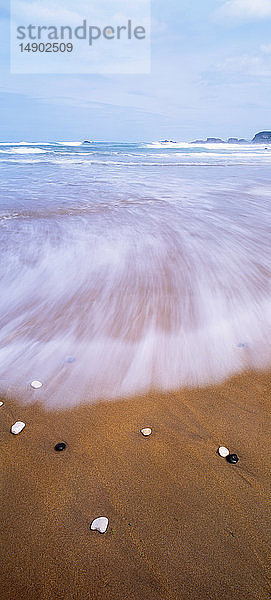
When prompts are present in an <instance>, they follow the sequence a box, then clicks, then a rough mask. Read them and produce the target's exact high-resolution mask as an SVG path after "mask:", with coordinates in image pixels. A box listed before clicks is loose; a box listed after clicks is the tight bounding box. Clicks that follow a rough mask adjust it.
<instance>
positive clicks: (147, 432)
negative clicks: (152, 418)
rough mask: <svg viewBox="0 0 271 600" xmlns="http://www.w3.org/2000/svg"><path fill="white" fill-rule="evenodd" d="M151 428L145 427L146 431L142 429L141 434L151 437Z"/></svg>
mask: <svg viewBox="0 0 271 600" xmlns="http://www.w3.org/2000/svg"><path fill="white" fill-rule="evenodd" d="M151 432H152V430H151V428H150V427H144V429H140V433H142V435H145V437H146V436H147V435H151Z"/></svg>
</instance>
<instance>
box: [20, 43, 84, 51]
mask: <svg viewBox="0 0 271 600" xmlns="http://www.w3.org/2000/svg"><path fill="white" fill-rule="evenodd" d="M19 47H20V51H21V52H72V51H73V44H71V43H70V42H68V44H64V42H62V43H61V44H57V43H53V44H51V43H50V42H47V43H45V44H44V43H43V42H41V43H40V44H36V43H35V42H34V43H32V44H26V45H25V44H19Z"/></svg>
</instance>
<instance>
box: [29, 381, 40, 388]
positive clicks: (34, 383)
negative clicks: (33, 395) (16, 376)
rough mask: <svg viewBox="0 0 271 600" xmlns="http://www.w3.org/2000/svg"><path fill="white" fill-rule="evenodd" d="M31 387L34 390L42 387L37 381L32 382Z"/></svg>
mask: <svg viewBox="0 0 271 600" xmlns="http://www.w3.org/2000/svg"><path fill="white" fill-rule="evenodd" d="M30 385H31V387H32V388H34V390H38V389H39V388H41V387H42V383H41V381H37V380H34V381H31V383H30Z"/></svg>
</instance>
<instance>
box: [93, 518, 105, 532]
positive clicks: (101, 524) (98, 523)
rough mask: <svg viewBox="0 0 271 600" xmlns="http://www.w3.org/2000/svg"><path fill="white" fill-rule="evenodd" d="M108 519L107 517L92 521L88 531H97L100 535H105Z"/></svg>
mask: <svg viewBox="0 0 271 600" xmlns="http://www.w3.org/2000/svg"><path fill="white" fill-rule="evenodd" d="M108 523H109V521H108V518H107V517H98V518H97V519H94V521H92V523H91V526H90V529H92V531H95V530H96V531H99V532H100V533H105V532H106V530H107V527H108Z"/></svg>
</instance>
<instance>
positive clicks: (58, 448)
mask: <svg viewBox="0 0 271 600" xmlns="http://www.w3.org/2000/svg"><path fill="white" fill-rule="evenodd" d="M65 448H66V444H65V442H59V444H56V445H55V450H56V451H57V452H61V450H65Z"/></svg>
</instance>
